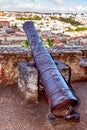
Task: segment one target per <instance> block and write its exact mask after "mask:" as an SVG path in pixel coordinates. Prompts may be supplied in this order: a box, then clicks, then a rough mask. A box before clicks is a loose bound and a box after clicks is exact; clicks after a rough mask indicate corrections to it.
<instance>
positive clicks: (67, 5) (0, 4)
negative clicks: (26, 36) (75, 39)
mask: <svg viewBox="0 0 87 130" xmlns="http://www.w3.org/2000/svg"><path fill="white" fill-rule="evenodd" d="M0 11H23V12H24V11H25V12H26V11H27V12H28V11H29V12H41V13H44V12H47V13H50V12H57V13H58V12H64V13H66V12H72V13H86V12H87V1H86V0H77V1H76V0H73V1H70V0H26V1H25V0H4V1H3V0H0Z"/></svg>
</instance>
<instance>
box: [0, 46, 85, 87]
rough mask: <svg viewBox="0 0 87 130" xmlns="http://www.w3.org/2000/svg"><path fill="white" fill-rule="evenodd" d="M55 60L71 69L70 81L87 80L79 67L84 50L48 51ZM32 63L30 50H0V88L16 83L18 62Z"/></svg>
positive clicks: (16, 48) (60, 49)
mask: <svg viewBox="0 0 87 130" xmlns="http://www.w3.org/2000/svg"><path fill="white" fill-rule="evenodd" d="M48 51H49V52H50V54H51V56H52V57H53V59H55V60H58V59H59V60H60V61H62V62H64V63H65V64H67V65H69V66H70V67H71V80H80V79H84V77H85V79H87V74H86V73H85V72H83V70H84V69H83V68H82V67H81V66H80V61H81V59H82V57H83V56H84V55H85V57H87V55H86V48H84V49H83V48H82V49H81V48H79V49H76V48H74V49H71V48H65V49H64V48H55V49H49V50H48ZM22 61H26V62H30V61H33V56H32V54H31V50H30V49H25V48H18V47H15V48H12V47H11V48H4V47H3V48H2V47H1V48H0V86H3V85H9V84H14V83H18V64H19V62H22Z"/></svg>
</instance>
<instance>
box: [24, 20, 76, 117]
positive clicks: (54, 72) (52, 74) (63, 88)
mask: <svg viewBox="0 0 87 130" xmlns="http://www.w3.org/2000/svg"><path fill="white" fill-rule="evenodd" d="M23 29H24V30H25V33H26V35H27V38H28V40H29V42H30V47H31V50H32V54H33V57H34V60H35V64H36V67H37V69H38V71H39V74H40V77H41V81H42V83H43V85H44V89H45V92H46V96H47V99H48V103H49V106H50V109H51V112H52V113H53V115H55V116H64V117H65V118H66V119H69V118H71V117H70V116H72V114H71V113H72V112H75V111H74V110H75V109H76V108H77V106H78V99H77V98H76V96H75V95H74V94H73V93H72V91H71V90H70V88H69V86H68V85H67V83H66V81H65V80H64V78H63V77H62V75H61V73H60V71H59V70H58V68H57V67H56V65H55V63H54V60H53V59H52V57H51V56H50V54H49V53H48V51H47V49H46V48H45V47H44V45H43V44H42V41H41V39H40V37H39V35H38V33H37V31H36V29H35V27H34V24H33V23H32V22H31V21H27V22H25V23H24V25H23ZM75 114H76V113H75ZM77 116H78V115H77Z"/></svg>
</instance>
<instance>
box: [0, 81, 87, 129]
mask: <svg viewBox="0 0 87 130" xmlns="http://www.w3.org/2000/svg"><path fill="white" fill-rule="evenodd" d="M72 86H73V88H74V90H75V92H76V95H77V96H78V97H79V98H80V100H81V105H80V107H79V108H78V111H79V113H80V116H81V117H80V118H81V119H80V122H78V123H76V122H67V121H65V120H61V121H59V122H58V124H57V125H55V126H53V125H52V124H50V122H49V121H48V118H47V114H48V103H47V100H46V97H45V96H41V99H40V101H39V102H38V103H36V104H32V103H27V102H25V101H24V99H23V98H22V96H21V94H20V92H19V90H18V88H17V86H15V85H14V86H8V87H1V88H0V130H87V82H74V83H72Z"/></svg>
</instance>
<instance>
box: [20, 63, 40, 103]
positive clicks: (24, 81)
mask: <svg viewBox="0 0 87 130" xmlns="http://www.w3.org/2000/svg"><path fill="white" fill-rule="evenodd" d="M18 88H19V89H20V91H21V92H22V93H23V95H24V99H25V100H27V101H30V102H32V101H33V102H36V101H37V100H38V70H37V69H36V68H35V67H31V66H29V63H27V62H20V63H19V65H18Z"/></svg>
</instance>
